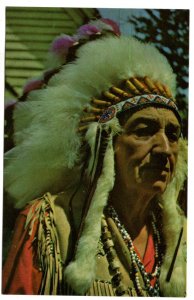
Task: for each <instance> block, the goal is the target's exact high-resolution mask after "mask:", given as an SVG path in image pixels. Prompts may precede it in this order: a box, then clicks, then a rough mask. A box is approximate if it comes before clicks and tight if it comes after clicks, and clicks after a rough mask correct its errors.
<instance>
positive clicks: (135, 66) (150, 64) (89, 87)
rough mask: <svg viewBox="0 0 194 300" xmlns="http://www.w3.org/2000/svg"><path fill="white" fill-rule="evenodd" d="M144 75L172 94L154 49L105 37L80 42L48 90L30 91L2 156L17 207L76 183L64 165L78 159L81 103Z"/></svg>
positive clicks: (165, 64) (168, 77)
mask: <svg viewBox="0 0 194 300" xmlns="http://www.w3.org/2000/svg"><path fill="white" fill-rule="evenodd" d="M142 53H143V55H142ZM121 58H122V59H121ZM146 75H147V76H149V77H150V78H152V79H153V80H160V81H162V82H163V83H164V84H167V85H168V86H169V87H170V89H171V90H172V92H173V93H174V91H175V75H174V74H173V72H172V69H171V67H170V66H169V64H168V62H167V60H166V58H165V57H164V56H163V55H161V54H160V53H159V51H158V50H157V49H156V48H154V47H153V46H151V45H149V44H143V43H141V42H139V41H137V40H136V39H135V38H132V37H120V38H118V37H106V38H104V39H101V40H96V41H92V42H89V43H87V44H85V45H84V46H82V47H81V48H80V49H79V51H78V59H77V60H76V61H75V62H74V63H71V64H67V65H65V66H64V67H63V69H62V70H61V72H59V73H58V74H56V75H55V76H54V77H53V78H52V79H51V80H50V81H49V85H48V86H47V88H45V89H43V90H37V91H32V92H31V93H30V94H29V97H28V101H27V102H26V103H19V104H18V105H17V109H16V111H15V116H14V118H15V142H16V147H15V148H14V149H12V150H11V151H9V152H8V153H6V155H5V177H4V178H5V189H6V190H7V191H8V193H9V194H10V195H11V196H12V197H13V198H14V199H15V206H16V207H18V208H19V207H22V206H24V204H25V203H26V202H28V201H29V200H31V199H33V198H35V197H37V196H39V195H40V194H43V193H45V192H47V191H48V190H49V191H50V192H52V193H56V192H59V191H61V190H62V189H64V187H66V186H67V185H69V184H71V181H75V174H77V170H76V171H75V172H73V171H71V172H69V168H73V167H74V166H75V165H77V164H79V162H80V160H81V157H80V145H81V140H80V135H79V134H78V133H77V132H76V129H77V127H78V123H79V120H80V115H81V114H82V112H83V107H84V106H85V105H89V103H90V99H91V97H92V96H93V97H98V96H100V94H101V92H102V91H103V90H107V89H108V88H110V87H111V86H112V85H114V84H118V83H119V81H121V80H123V79H126V78H128V77H130V76H146ZM70 173H71V174H70ZM71 175H72V176H71Z"/></svg>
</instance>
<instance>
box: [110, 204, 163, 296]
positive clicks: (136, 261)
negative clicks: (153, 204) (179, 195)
mask: <svg viewBox="0 0 194 300" xmlns="http://www.w3.org/2000/svg"><path fill="white" fill-rule="evenodd" d="M106 211H107V214H108V216H109V217H111V218H112V219H113V221H114V222H115V224H116V226H117V228H118V230H119V231H120V233H121V235H122V237H123V240H124V242H125V243H126V245H127V247H128V249H129V253H130V256H131V261H132V270H133V271H132V272H133V275H134V285H135V287H136V290H137V294H138V295H139V296H145V291H146V292H147V294H148V295H149V296H152V297H156V296H160V288H159V276H160V268H161V264H162V253H159V251H158V249H159V247H160V245H161V237H160V232H159V230H158V229H157V227H156V218H155V215H154V214H153V213H152V221H151V224H152V228H153V238H154V246H155V268H154V271H153V272H152V273H147V272H146V270H145V267H144V265H143V263H142V262H141V260H140V258H139V257H138V255H137V253H136V251H135V248H134V245H133V241H132V239H131V237H130V235H129V233H128V232H127V230H126V229H125V227H124V225H123V224H121V222H120V221H119V218H118V215H117V213H116V211H115V210H114V208H113V207H112V206H109V207H108V208H107V210H106ZM111 247H114V245H112V244H111ZM111 250H112V249H111ZM112 259H113V258H112ZM108 260H109V263H110V259H109V258H108ZM138 270H139V271H140V272H141V276H142V278H143V281H144V285H145V286H144V287H142V286H141V284H140V280H139V273H138ZM116 277H117V278H116ZM153 278H156V281H155V284H154V286H152V285H151V279H153ZM113 279H114V280H113V283H114V281H116V286H117V287H118V288H119V290H120V285H121V281H122V274H120V272H119V268H118V269H117V273H116V274H115V275H114V277H113ZM123 293H125V292H123Z"/></svg>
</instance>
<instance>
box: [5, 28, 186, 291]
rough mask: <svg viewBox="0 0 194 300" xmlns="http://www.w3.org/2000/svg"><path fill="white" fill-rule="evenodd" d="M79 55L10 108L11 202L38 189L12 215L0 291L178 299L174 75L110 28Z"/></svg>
mask: <svg viewBox="0 0 194 300" xmlns="http://www.w3.org/2000/svg"><path fill="white" fill-rule="evenodd" d="M92 25H93V26H94V25H95V23H93V24H92ZM73 47H74V46H72V49H73V50H72V51H73V52H74V55H75V49H74V48H73ZM69 51H70V52H71V49H70V50H69ZM75 56H76V57H77V58H76V59H75V60H73V61H72V62H71V63H66V64H65V65H64V66H63V67H62V68H61V70H60V72H58V73H57V74H55V76H53V77H52V78H51V79H50V80H49V82H48V84H47V87H46V88H45V86H44V88H43V89H41V90H40V89H39V90H34V91H31V92H30V93H29V96H28V100H27V102H25V103H22V104H20V105H18V107H17V109H16V112H15V120H16V127H15V128H16V133H15V139H16V147H15V148H14V149H13V150H11V151H10V152H8V153H7V154H6V162H7V165H6V169H5V171H6V173H5V174H6V175H5V187H6V189H7V190H8V192H9V193H10V194H11V195H12V197H14V198H15V199H16V206H17V207H23V206H24V204H25V203H26V202H28V201H29V200H30V199H33V198H35V197H38V196H39V195H41V194H44V193H45V194H44V195H43V196H42V197H41V198H38V199H36V200H34V201H31V202H30V203H29V204H28V205H27V206H26V207H25V209H23V210H22V212H21V213H20V216H19V217H18V220H17V224H16V232H15V235H14V239H13V242H12V246H11V249H10V253H9V256H8V258H7V261H6V264H5V266H4V278H3V279H4V280H3V281H4V282H3V286H4V293H7V294H9V293H12V294H52V295H57V294H59V295H94V296H95V295H96V296H115V295H119V296H121V295H124V296H185V293H186V283H185V281H186V268H185V264H186V262H185V261H186V255H185V250H186V249H185V248H186V246H185V233H184V232H185V225H184V223H185V218H184V215H183V213H182V212H181V210H180V208H179V207H178V205H177V198H178V195H179V192H180V190H181V188H182V186H183V183H184V180H185V177H186V173H187V168H186V156H187V146H186V142H185V141H184V140H183V139H182V137H181V119H180V115H179V112H178V108H177V106H176V103H175V102H176V101H175V98H174V96H175V89H176V87H175V75H174V74H173V72H172V69H171V67H170V66H169V64H168V62H167V60H166V58H165V57H163V56H162V55H161V54H160V53H159V52H158V51H157V50H156V49H155V48H154V47H153V46H151V45H149V44H143V43H140V42H139V41H137V40H136V39H134V38H132V37H122V36H119V34H118V32H116V36H107V37H105V38H101V39H97V40H94V41H89V42H88V43H85V44H84V45H82V46H81V47H80V48H79V49H78V50H77V52H76V55H75ZM47 191H49V193H48V192H47Z"/></svg>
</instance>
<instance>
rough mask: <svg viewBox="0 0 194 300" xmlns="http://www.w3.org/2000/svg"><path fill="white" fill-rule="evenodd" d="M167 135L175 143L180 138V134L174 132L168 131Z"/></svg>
mask: <svg viewBox="0 0 194 300" xmlns="http://www.w3.org/2000/svg"><path fill="white" fill-rule="evenodd" d="M166 135H167V137H168V139H169V140H170V141H173V142H177V141H178V139H179V137H180V133H178V132H173V131H167V132H166Z"/></svg>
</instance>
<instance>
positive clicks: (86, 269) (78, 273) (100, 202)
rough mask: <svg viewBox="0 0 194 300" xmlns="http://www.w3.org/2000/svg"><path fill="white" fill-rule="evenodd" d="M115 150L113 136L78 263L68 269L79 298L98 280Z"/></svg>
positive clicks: (79, 245) (105, 158) (112, 178)
mask: <svg viewBox="0 0 194 300" xmlns="http://www.w3.org/2000/svg"><path fill="white" fill-rule="evenodd" d="M114 175H115V174H114V151H113V146H112V136H111V137H110V140H109V143H108V145H107V150H106V154H105V157H104V164H103V170H102V175H101V176H100V178H99V179H98V183H97V188H96V190H95V193H94V196H93V199H92V203H91V206H90V208H89V211H88V215H87V217H86V221H85V226H84V230H83V233H82V236H81V238H80V241H79V244H78V248H77V253H76V257H75V261H74V262H72V263H70V265H69V266H68V267H67V268H66V270H65V278H66V281H67V283H68V284H69V285H70V286H71V287H72V288H73V289H74V291H75V292H77V293H78V294H79V295H80V294H81V295H83V294H84V293H85V292H86V291H87V290H88V289H89V288H90V286H91V284H92V282H93V280H94V279H95V264H96V250H97V246H98V241H99V238H100V234H101V216H102V214H103V209H104V207H105V205H106V203H107V199H108V195H109V192H110V191H111V189H112V188H113V185H114Z"/></svg>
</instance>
